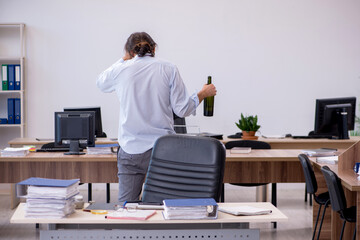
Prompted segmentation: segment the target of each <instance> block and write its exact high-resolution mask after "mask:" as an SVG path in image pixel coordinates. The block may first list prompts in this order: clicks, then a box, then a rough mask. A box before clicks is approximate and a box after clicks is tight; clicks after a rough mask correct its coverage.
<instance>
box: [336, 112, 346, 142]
mask: <svg viewBox="0 0 360 240" xmlns="http://www.w3.org/2000/svg"><path fill="white" fill-rule="evenodd" d="M337 114H338V129H339V131H338V132H339V139H349V132H348V126H347V122H348V116H347V112H346V110H345V109H344V110H343V111H340V112H338V113H337Z"/></svg>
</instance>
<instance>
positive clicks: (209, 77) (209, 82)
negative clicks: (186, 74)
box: [207, 76, 211, 84]
mask: <svg viewBox="0 0 360 240" xmlns="http://www.w3.org/2000/svg"><path fill="white" fill-rule="evenodd" d="M207 84H211V76H208V81H207Z"/></svg>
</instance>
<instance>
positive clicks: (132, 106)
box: [96, 56, 199, 154]
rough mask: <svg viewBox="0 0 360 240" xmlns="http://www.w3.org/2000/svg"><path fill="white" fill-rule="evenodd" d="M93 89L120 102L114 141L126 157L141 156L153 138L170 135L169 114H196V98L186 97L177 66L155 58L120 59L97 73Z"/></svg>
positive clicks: (194, 96) (150, 144)
mask: <svg viewBox="0 0 360 240" xmlns="http://www.w3.org/2000/svg"><path fill="white" fill-rule="evenodd" d="M96 83H97V86H98V87H99V88H100V89H101V91H103V92H113V91H115V92H116V94H117V96H118V98H119V101H120V117H119V132H118V141H119V145H120V146H121V148H122V149H123V150H124V151H125V152H127V153H130V154H138V153H143V152H145V151H147V150H149V149H150V148H152V147H153V145H154V143H155V141H156V139H158V138H159V137H160V136H163V135H166V134H174V133H175V131H174V120H173V111H174V113H175V114H176V115H178V116H179V117H186V116H189V115H191V114H192V115H195V114H196V107H197V106H198V105H199V98H198V96H197V94H196V93H194V94H193V95H191V96H190V95H189V94H188V92H187V90H186V87H185V85H184V83H183V81H182V79H181V77H180V73H179V71H178V69H177V67H176V66H175V65H173V64H171V63H169V62H166V61H163V60H159V59H157V58H155V57H151V56H144V57H138V56H135V57H134V58H132V59H130V60H127V61H124V60H123V59H122V58H121V59H120V60H119V61H117V62H116V63H114V64H113V65H112V66H111V67H109V68H108V69H106V70H105V71H104V72H103V73H101V74H100V75H99V77H98V79H97V82H96Z"/></svg>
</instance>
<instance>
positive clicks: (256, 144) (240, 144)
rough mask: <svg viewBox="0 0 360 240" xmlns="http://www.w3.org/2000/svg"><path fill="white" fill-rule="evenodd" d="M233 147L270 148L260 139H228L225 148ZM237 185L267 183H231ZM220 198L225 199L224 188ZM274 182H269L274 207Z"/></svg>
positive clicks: (249, 185) (250, 185) (248, 185)
mask: <svg viewBox="0 0 360 240" xmlns="http://www.w3.org/2000/svg"><path fill="white" fill-rule="evenodd" d="M234 147H251V149H271V146H270V144H268V143H266V142H262V141H253V140H239V141H230V142H227V143H225V148H226V149H231V148H234ZM231 184H233V185H237V186H245V187H253V186H262V185H267V184H268V183H231ZM221 195H222V196H221V199H222V200H223V201H225V188H224V187H223V191H222V193H221ZM276 202H277V201H276V183H272V184H271V203H272V204H273V205H274V206H275V207H276V205H277V203H276ZM274 228H276V222H274Z"/></svg>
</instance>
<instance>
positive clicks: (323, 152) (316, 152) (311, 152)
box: [302, 148, 337, 157]
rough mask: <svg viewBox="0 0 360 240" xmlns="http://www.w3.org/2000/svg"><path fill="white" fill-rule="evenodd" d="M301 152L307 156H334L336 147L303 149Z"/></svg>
mask: <svg viewBox="0 0 360 240" xmlns="http://www.w3.org/2000/svg"><path fill="white" fill-rule="evenodd" d="M302 152H303V153H304V154H306V155H308V156H309V157H326V156H335V155H336V152H337V149H334V148H317V149H303V150H302Z"/></svg>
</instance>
